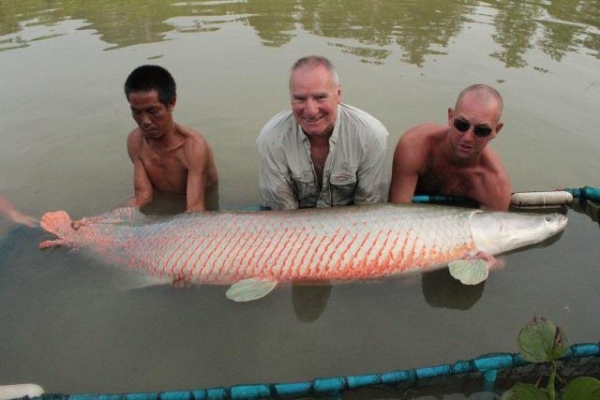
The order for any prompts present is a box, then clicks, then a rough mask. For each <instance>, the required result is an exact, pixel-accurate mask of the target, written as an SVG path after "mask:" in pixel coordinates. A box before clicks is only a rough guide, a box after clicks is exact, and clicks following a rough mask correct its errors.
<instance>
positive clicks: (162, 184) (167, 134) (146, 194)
mask: <svg viewBox="0 0 600 400" xmlns="http://www.w3.org/2000/svg"><path fill="white" fill-rule="evenodd" d="M125 95H126V96H127V101H128V102H129V105H130V108H131V114H132V116H133V119H134V120H135V122H136V123H137V127H136V128H135V129H134V130H132V131H131V132H130V133H129V136H128V137H127V151H128V153H129V157H130V158H131V161H132V162H133V174H134V182H133V184H134V190H135V199H134V200H133V204H132V205H135V206H138V207H140V208H142V207H145V206H147V205H148V204H150V203H151V202H152V199H153V194H154V191H157V192H163V193H181V194H185V196H186V208H187V211H203V210H206V208H207V201H206V200H207V198H208V197H210V196H212V197H216V194H215V193H213V192H216V191H217V187H216V186H217V181H218V175H217V168H216V166H215V163H214V157H213V153H212V150H211V148H210V146H209V144H208V142H207V141H206V140H205V139H204V137H203V136H202V135H201V134H200V133H199V132H197V131H195V130H192V129H190V128H187V127H185V126H183V125H179V124H177V123H175V121H174V120H173V109H174V108H175V103H176V100H177V95H176V86H175V80H174V79H173V77H172V76H171V74H170V73H169V72H168V71H167V70H166V69H164V68H162V67H160V66H157V65H143V66H141V67H138V68H136V69H135V70H134V71H133V72H132V73H131V74H130V75H129V77H128V78H127V80H126V82H125Z"/></svg>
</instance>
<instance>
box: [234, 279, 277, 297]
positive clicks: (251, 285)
mask: <svg viewBox="0 0 600 400" xmlns="http://www.w3.org/2000/svg"><path fill="white" fill-rule="evenodd" d="M275 286H277V282H275V281H270V280H266V279H257V278H250V279H244V280H241V281H239V282H236V283H234V284H233V285H231V287H230V288H229V289H228V290H227V293H225V295H226V296H227V298H228V299H230V300H233V301H237V302H241V301H252V300H258V299H260V298H262V297H264V296H266V295H268V294H269V293H270V292H271V291H272V290H273V289H275Z"/></svg>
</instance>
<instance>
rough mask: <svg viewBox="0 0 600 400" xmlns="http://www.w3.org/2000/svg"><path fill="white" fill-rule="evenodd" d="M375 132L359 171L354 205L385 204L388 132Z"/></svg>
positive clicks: (384, 130) (387, 177)
mask: <svg viewBox="0 0 600 400" xmlns="http://www.w3.org/2000/svg"><path fill="white" fill-rule="evenodd" d="M381 129H382V130H381V131H379V132H374V134H373V135H372V139H371V143H369V145H368V146H367V148H366V149H365V150H366V151H365V154H364V156H363V159H362V161H361V165H360V166H359V167H358V170H357V181H358V182H357V186H356V190H355V193H354V204H373V203H380V202H385V201H386V197H387V193H385V189H386V188H387V184H388V179H389V174H388V173H387V171H385V160H386V157H387V136H388V133H387V130H386V129H385V128H384V127H383V126H382V127H381Z"/></svg>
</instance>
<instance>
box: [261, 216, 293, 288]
mask: <svg viewBox="0 0 600 400" xmlns="http://www.w3.org/2000/svg"><path fill="white" fill-rule="evenodd" d="M289 233H290V230H289V228H287V227H286V228H285V229H284V230H283V232H282V233H281V238H280V239H279V240H278V243H279V246H276V247H275V249H274V250H273V258H272V261H271V263H270V265H269V268H268V271H269V276H271V277H272V276H274V275H275V268H276V267H277V266H278V265H281V261H280V260H281V259H284V258H285V250H286V247H288V243H289V242H290V235H289ZM261 269H262V268H261V266H260V265H256V266H255V270H254V271H253V272H254V273H255V274H260V272H261Z"/></svg>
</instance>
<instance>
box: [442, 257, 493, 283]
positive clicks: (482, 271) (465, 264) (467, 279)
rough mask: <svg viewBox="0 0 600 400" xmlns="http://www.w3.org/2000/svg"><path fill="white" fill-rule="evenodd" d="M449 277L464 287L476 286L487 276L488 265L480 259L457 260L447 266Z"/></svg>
mask: <svg viewBox="0 0 600 400" xmlns="http://www.w3.org/2000/svg"><path fill="white" fill-rule="evenodd" d="M448 269H449V270H450V275H452V277H453V278H454V279H458V280H459V281H460V282H461V283H462V284H464V285H477V284H479V283H481V282H483V281H485V280H486V279H487V277H488V275H489V267H488V263H487V262H486V261H485V260H482V259H472V260H457V261H452V262H450V263H449V264H448Z"/></svg>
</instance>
